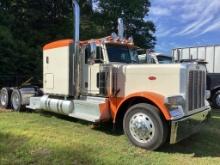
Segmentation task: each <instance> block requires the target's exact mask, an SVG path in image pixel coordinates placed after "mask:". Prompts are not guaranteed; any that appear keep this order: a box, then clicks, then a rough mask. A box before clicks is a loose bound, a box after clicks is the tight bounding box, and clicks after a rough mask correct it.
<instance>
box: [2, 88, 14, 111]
mask: <svg viewBox="0 0 220 165" xmlns="http://www.w3.org/2000/svg"><path fill="white" fill-rule="evenodd" d="M11 92H12V90H11V89H10V88H2V89H1V91H0V106H1V107H2V108H4V109H9V108H10V105H11V101H10V99H11Z"/></svg>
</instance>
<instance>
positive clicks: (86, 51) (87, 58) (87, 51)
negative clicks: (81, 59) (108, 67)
mask: <svg viewBox="0 0 220 165" xmlns="http://www.w3.org/2000/svg"><path fill="white" fill-rule="evenodd" d="M89 49H90V48H89V47H88V46H87V47H86V48H85V64H88V60H89V56H90V51H89Z"/></svg>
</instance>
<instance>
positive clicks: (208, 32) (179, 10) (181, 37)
mask: <svg viewBox="0 0 220 165" xmlns="http://www.w3.org/2000/svg"><path fill="white" fill-rule="evenodd" d="M145 19H146V20H151V21H153V22H154V24H155V25H156V29H157V31H156V34H155V35H156V37H157V44H156V46H155V50H156V51H157V52H161V53H165V54H168V55H170V54H171V50H172V49H173V48H176V47H186V46H199V45H212V44H220V0H151V7H150V12H149V15H148V16H146V17H145Z"/></svg>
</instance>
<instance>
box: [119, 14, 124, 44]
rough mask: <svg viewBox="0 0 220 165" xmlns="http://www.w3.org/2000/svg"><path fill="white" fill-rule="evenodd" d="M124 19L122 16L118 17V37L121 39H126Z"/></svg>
mask: <svg viewBox="0 0 220 165" xmlns="http://www.w3.org/2000/svg"><path fill="white" fill-rule="evenodd" d="M124 31H125V29H124V21H123V19H122V18H118V37H119V39H120V41H122V40H123V39H124Z"/></svg>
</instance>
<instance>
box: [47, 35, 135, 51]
mask: <svg viewBox="0 0 220 165" xmlns="http://www.w3.org/2000/svg"><path fill="white" fill-rule="evenodd" d="M73 42H74V41H73V39H63V40H58V41H54V42H51V43H48V44H46V45H45V46H44V47H43V50H48V49H54V48H59V47H64V46H69V45H72V44H73ZM94 42H95V43H96V44H98V45H100V44H102V43H103V42H104V43H111V44H116V45H127V46H129V47H135V46H134V43H133V42H130V41H129V40H127V39H125V40H123V41H120V40H119V39H117V40H113V38H112V37H111V36H108V37H105V38H100V39H91V40H85V41H80V43H79V44H80V46H83V45H88V44H89V43H94Z"/></svg>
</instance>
